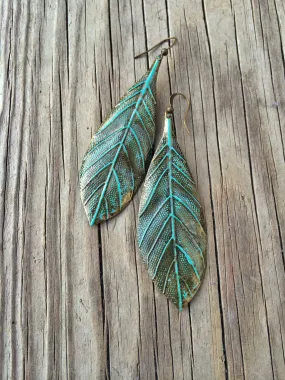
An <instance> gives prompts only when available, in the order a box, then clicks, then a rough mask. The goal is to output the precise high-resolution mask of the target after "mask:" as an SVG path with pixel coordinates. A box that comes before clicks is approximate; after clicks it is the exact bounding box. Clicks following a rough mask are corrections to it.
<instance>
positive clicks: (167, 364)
mask: <svg viewBox="0 0 285 380" xmlns="http://www.w3.org/2000/svg"><path fill="white" fill-rule="evenodd" d="M0 4H1V5H0V9H1V17H0V36H1V50H0V183H1V190H0V250H1V256H0V257H1V263H0V274H1V275H0V277H1V301H0V305H1V314H0V378H1V379H3V380H6V379H9V380H15V379H16V380H18V379H19V380H20V379H29V380H47V379H60V380H61V379H63V380H64V379H76V380H87V379H88V380H89V379H98V380H101V379H111V380H119V379H123V380H137V379H141V380H168V379H175V380H180V379H181V380H182V379H183V380H198V379H199V380H200V379H203V380H213V379H217V380H224V379H225V380H226V379H231V380H239V379H247V380H254V379H258V380H260V379H266V380H271V379H274V380H283V379H285V358H284V345H285V342H284V339H285V308H284V306H285V271H284V269H285V260H284V243H285V207H284V206H285V200H284V194H285V170H284V169H285V166H284V157H285V150H284V136H285V77H284V69H285V62H284V59H285V58H284V56H285V6H284V1H283V0H243V1H240V0H191V1H190V0H122V1H121V0H109V2H108V1H106V0H93V1H91V0H86V1H84V0H65V1H64V0H57V1H52V0H43V1H41V0H33V1H31V0H24V1H17V0H1V2H0ZM172 35H174V36H176V37H177V38H178V45H177V46H175V48H173V50H172V53H171V56H169V57H168V58H167V59H165V60H164V62H163V64H162V67H161V69H160V72H159V77H158V83H157V93H158V119H157V121H158V130H157V137H158V138H159V136H160V133H161V130H162V118H163V113H164V109H165V106H166V105H167V104H168V98H169V94H170V91H172V92H175V91H179V92H183V93H184V94H186V95H187V96H189V97H190V99H191V116H190V117H189V120H188V123H189V125H190V128H191V131H192V133H191V135H190V136H189V135H188V134H187V132H186V130H184V129H183V127H182V122H181V117H182V116H183V113H184V110H185V103H184V102H183V100H181V103H179V100H175V112H176V113H175V115H176V117H175V119H176V127H177V135H178V141H179V143H180V145H181V148H182V150H183V152H184V153H185V155H186V157H187V161H188V163H189V166H190V168H191V170H192V172H193V175H194V178H195V179H196V180H197V183H198V188H199V192H200V194H201V197H202V202H203V205H204V209H205V215H206V220H207V230H208V245H209V250H208V267H207V273H206V278H205V281H204V283H203V286H202V287H201V290H200V291H199V293H198V295H197V296H196V297H195V299H194V300H193V302H192V303H191V305H190V306H189V308H186V309H185V310H184V311H183V312H182V313H181V314H179V313H178V311H177V310H176V309H175V307H174V306H172V305H170V304H168V302H167V300H166V298H165V297H164V296H163V295H161V294H160V293H159V292H157V291H156V290H155V289H154V287H153V285H152V283H151V281H150V280H149V278H148V275H147V271H146V269H145V267H144V266H143V264H142V261H141V259H140V257H139V255H138V250H137V244H136V220H137V219H136V218H137V210H138V205H139V199H140V193H139V194H138V195H137V196H136V198H135V199H134V201H133V202H132V203H131V204H130V205H129V206H128V207H127V209H126V210H125V211H124V212H122V213H121V214H120V215H119V216H118V217H116V218H114V219H113V220H111V221H109V222H107V223H105V224H102V225H101V227H99V228H98V227H94V228H90V227H89V225H88V222H87V218H86V216H85V213H84V209H83V206H82V204H81V201H80V196H79V189H78V169H79V167H80V163H81V159H82V157H83V154H84V152H85V150H86V149H87V147H88V144H89V140H90V138H91V136H92V134H93V133H94V132H95V131H96V129H97V128H98V127H99V125H100V123H101V121H102V120H103V119H104V118H105V117H106V116H107V115H108V113H109V111H110V109H111V108H112V106H114V105H115V104H116V102H117V101H118V100H119V98H120V97H121V96H122V95H123V94H124V93H125V91H126V90H127V88H128V87H129V86H131V85H132V84H133V83H134V81H135V80H136V79H139V78H140V77H141V76H142V75H143V74H144V73H145V71H146V69H147V67H148V64H150V63H151V62H152V60H153V58H154V57H155V56H156V55H157V54H158V52H159V50H158V51H156V52H154V53H151V54H150V56H149V62H148V59H147V58H145V57H144V58H141V59H138V60H136V61H134V56H135V55H136V54H138V53H140V52H142V51H144V50H145V49H146V48H147V47H150V46H152V45H153V44H155V43H157V42H159V41H160V40H161V39H163V38H165V37H167V36H172Z"/></svg>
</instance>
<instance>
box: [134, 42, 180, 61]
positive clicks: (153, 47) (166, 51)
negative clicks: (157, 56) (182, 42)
mask: <svg viewBox="0 0 285 380" xmlns="http://www.w3.org/2000/svg"><path fill="white" fill-rule="evenodd" d="M171 40H173V42H172V43H171V44H170V46H169V47H168V48H163V49H162V50H161V54H162V55H167V54H168V50H170V49H171V48H172V47H173V46H174V45H175V44H176V43H177V38H176V37H168V38H165V39H164V40H162V41H160V42H159V43H158V44H156V45H154V46H152V47H151V48H150V49H148V50H147V51H144V52H143V53H140V54H139V55H136V56H135V59H137V58H140V57H142V56H144V55H146V54H147V53H149V52H150V51H152V50H154V49H156V48H157V47H158V46H160V45H162V44H163V43H164V42H167V41H171Z"/></svg>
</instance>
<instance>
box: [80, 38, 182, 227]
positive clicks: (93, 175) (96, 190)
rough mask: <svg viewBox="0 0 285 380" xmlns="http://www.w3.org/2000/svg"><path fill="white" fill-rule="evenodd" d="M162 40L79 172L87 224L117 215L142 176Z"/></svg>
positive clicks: (149, 150) (148, 147)
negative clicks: (158, 49) (155, 55)
mask: <svg viewBox="0 0 285 380" xmlns="http://www.w3.org/2000/svg"><path fill="white" fill-rule="evenodd" d="M166 41H172V44H171V45H170V46H169V47H168V48H164V49H162V50H161V54H160V55H159V56H158V57H157V58H156V59H155V61H154V63H153V64H152V66H151V68H150V70H149V71H148V72H147V73H146V74H145V75H144V76H143V77H142V78H141V79H140V80H139V81H138V82H136V83H135V84H134V85H133V86H132V87H131V88H130V89H129V90H128V91H127V93H126V94H125V96H124V97H123V98H122V99H121V100H120V101H119V103H118V104H117V105H116V106H115V108H114V109H113V110H112V112H111V114H110V116H109V117H108V118H107V119H106V120H105V122H104V123H103V124H102V125H101V127H100V128H99V130H98V131H97V132H96V133H95V135H94V136H93V138H92V140H91V143H90V145H89V148H88V150H87V152H86V153H85V156H84V158H83V162H82V165H81V169H80V175H79V177H80V193H81V199H82V202H83V205H84V207H85V211H86V214H87V217H88V220H89V223H90V225H91V226H92V225H94V224H98V223H101V222H102V221H105V220H107V219H109V218H111V217H112V216H114V215H116V214H118V213H119V212H120V211H121V210H122V209H123V208H124V207H126V205H127V204H128V203H129V202H130V201H131V199H132V198H133V197H134V195H135V193H136V192H137V190H138V188H139V186H140V184H141V182H142V180H143V179H144V177H145V174H146V170H147V166H148V163H149V161H150V158H151V154H152V150H153V142H154V135H155V113H156V112H155V109H156V78H157V73H158V70H159V67H160V64H161V60H162V58H163V56H166V55H167V54H168V50H169V49H170V48H172V47H173V45H174V44H175V43H176V38H175V37H170V38H166V39H165V40H163V41H161V42H160V43H159V44H157V45H155V46H153V47H152V48H151V49H149V50H148V51H146V52H144V53H142V54H140V55H138V56H137V57H135V58H138V57H141V56H143V55H145V54H147V53H148V52H149V51H151V50H153V49H155V48H156V47H157V46H159V45H161V44H162V43H164V42H166Z"/></svg>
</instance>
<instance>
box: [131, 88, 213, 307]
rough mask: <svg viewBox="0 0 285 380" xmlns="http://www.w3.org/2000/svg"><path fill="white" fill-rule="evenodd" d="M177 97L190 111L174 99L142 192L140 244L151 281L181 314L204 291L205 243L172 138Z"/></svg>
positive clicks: (198, 209) (182, 161)
mask: <svg viewBox="0 0 285 380" xmlns="http://www.w3.org/2000/svg"><path fill="white" fill-rule="evenodd" d="M176 95H181V96H183V97H184V98H185V99H186V100H187V101H188V109H187V111H186V114H187V112H188V110H189V107H190V102H189V100H188V99H187V98H186V97H185V96H184V95H183V94H173V95H172V96H171V98H170V106H169V107H168V108H167V109H166V112H165V128H164V132H163V136H162V138H161V140H160V143H159V145H158V148H157V150H156V152H155V155H154V157H153V159H152V161H151V164H150V167H149V170H148V173H147V176H146V180H145V183H144V187H143V192H142V197H141V203H140V210H139V223H138V244H139V249H140V254H141V256H142V258H143V260H144V262H145V263H146V265H147V267H148V272H149V275H150V277H151V278H152V280H153V281H154V282H155V284H156V285H157V286H158V288H159V289H160V290H161V291H162V292H163V293H164V294H165V295H166V296H167V297H168V298H169V299H170V300H171V301H172V302H173V303H174V304H175V305H176V306H177V307H178V309H179V310H182V307H183V306H185V305H187V304H188V302H190V301H191V299H192V298H193V297H194V295H195V294H196V292H197V291H198V289H199V287H200V285H201V282H202V279H203V276H204V272H205V268H206V249H207V240H206V233H205V230H204V228H203V216H202V208H201V205H200V201H199V195H198V193H197V190H196V186H195V183H194V181H193V178H192V175H191V173H190V170H189V168H188V165H187V162H186V160H185V158H184V156H183V153H182V151H181V149H180V147H179V145H178V143H177V141H176V137H175V133H174V128H173V104H172V103H173V99H174V97H175V96H176ZM186 114H185V119H186ZM185 119H184V124H185V127H186V123H185Z"/></svg>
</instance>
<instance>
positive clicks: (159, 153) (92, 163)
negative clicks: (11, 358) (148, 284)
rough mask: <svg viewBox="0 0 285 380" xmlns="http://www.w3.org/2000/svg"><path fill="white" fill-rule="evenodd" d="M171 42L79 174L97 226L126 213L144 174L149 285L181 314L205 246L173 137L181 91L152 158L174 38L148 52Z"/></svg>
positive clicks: (142, 231) (142, 237) (142, 226)
mask: <svg viewBox="0 0 285 380" xmlns="http://www.w3.org/2000/svg"><path fill="white" fill-rule="evenodd" d="M169 40H170V41H171V40H172V41H173V43H172V45H171V46H169V47H168V48H167V49H162V51H161V54H160V55H158V56H157V57H156V59H155V61H154V63H153V64H152V66H151V68H150V70H149V71H148V72H147V73H146V74H145V75H144V76H143V77H142V78H141V79H140V80H139V81H138V82H136V83H135V84H134V85H133V86H132V87H131V88H130V89H129V90H128V91H127V93H126V95H125V96H124V97H123V98H122V99H121V100H120V101H119V103H118V104H117V105H116V106H115V108H114V109H113V110H112V112H111V114H110V116H109V117H108V118H107V119H106V120H105V122H104V123H103V124H102V125H101V127H100V128H99V130H98V131H97V132H96V133H95V135H94V136H93V138H92V140H91V143H90V146H89V148H88V150H87V152H86V154H85V156H84V158H83V162H82V166H81V170H80V190H81V198H82V202H83V204H84V207H85V211H86V214H87V217H88V220H89V223H90V225H91V226H92V225H94V224H98V223H101V222H103V221H105V220H107V219H110V218H111V217H113V216H114V215H116V214H118V213H119V212H120V211H121V210H123V208H125V207H126V206H127V204H128V203H129V202H130V201H131V200H132V198H133V197H134V195H135V194H136V192H137V190H138V188H139V186H140V185H141V183H142V181H143V180H144V178H145V176H146V179H145V183H144V187H143V192H142V197H141V203H140V210H139V222H138V246H139V250H140V254H141V256H142V258H143V261H144V262H145V263H146V265H147V267H148V272H149V275H150V277H151V278H152V280H153V281H154V282H155V283H156V285H157V286H158V288H159V289H160V290H161V291H162V292H163V293H164V294H165V295H166V296H167V297H168V298H169V299H170V300H171V301H172V302H173V303H174V304H175V305H176V306H177V307H178V308H179V310H181V309H182V307H183V306H185V305H187V304H188V302H190V300H191V299H192V298H193V297H194V295H195V294H196V292H197V290H198V288H199V286H200V284H201V281H202V278H203V275H204V272H205V267H206V245H207V242H206V234H205V231H204V228H203V221H202V219H203V218H202V210H201V205H200V202H199V196H198V194H197V190H196V187H195V183H194V181H193V178H192V176H191V173H190V170H189V168H188V165H187V162H186V160H185V158H184V156H183V154H182V152H181V149H180V147H179V145H178V143H177V141H176V139H175V132H174V126H173V124H174V121H173V107H172V103H173V98H174V97H175V96H176V95H182V94H173V95H172V96H171V98H170V106H169V107H168V108H167V109H166V112H165V127H164V132H163V135H162V138H161V140H160V142H159V145H158V147H157V150H156V152H155V154H154V156H153V158H152V160H151V156H152V152H153V144H154V136H155V114H156V78H157V73H158V70H159V67H160V64H161V61H162V58H163V57H164V56H167V54H168V50H169V49H170V48H171V47H172V46H173V45H174V44H175V43H176V38H175V37H171V38H167V39H165V40H163V41H161V42H160V43H159V44H157V45H156V46H154V47H153V48H151V49H150V50H153V49H154V48H156V47H157V46H159V45H160V44H161V43H163V42H166V41H169ZM150 50H149V51H150ZM146 53H147V52H145V53H142V54H140V55H139V56H138V57H140V56H142V55H144V54H146ZM136 58H137V57H136ZM182 96H183V97H184V98H185V99H187V98H186V97H185V96H184V95H182ZM188 102H189V101H188ZM150 160H151V163H150V165H149V162H150ZM148 166H149V168H148ZM146 173H147V175H146Z"/></svg>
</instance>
